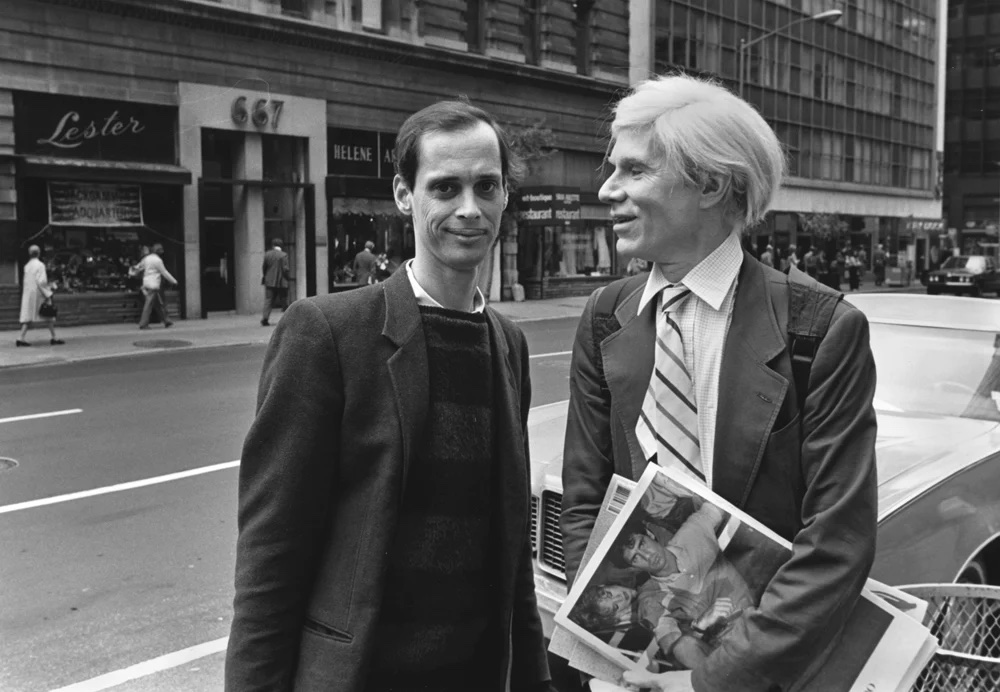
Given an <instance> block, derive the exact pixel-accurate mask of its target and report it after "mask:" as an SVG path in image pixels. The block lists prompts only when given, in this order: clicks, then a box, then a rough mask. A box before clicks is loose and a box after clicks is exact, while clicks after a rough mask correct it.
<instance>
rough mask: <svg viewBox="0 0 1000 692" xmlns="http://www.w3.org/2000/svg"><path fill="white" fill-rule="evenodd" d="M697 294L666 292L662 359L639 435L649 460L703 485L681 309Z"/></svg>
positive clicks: (659, 346)
mask: <svg viewBox="0 0 1000 692" xmlns="http://www.w3.org/2000/svg"><path fill="white" fill-rule="evenodd" d="M689 295H691V290H690V289H688V288H687V287H685V286H683V285H680V284H677V285H673V286H667V288H665V289H663V293H662V295H661V298H660V309H659V311H658V312H657V315H656V357H655V359H654V363H653V375H652V377H650V379H649V387H648V388H647V389H646V396H645V398H644V399H643V401H642V410H641V411H640V413H639V420H638V421H637V422H636V424H635V434H636V436H637V437H638V438H639V444H640V445H641V446H642V451H643V454H645V455H646V458H647V459H652V457H653V455H654V454H655V455H656V462H657V463H658V464H659V465H660V466H675V467H677V468H680V469H682V470H684V471H686V472H687V473H689V474H691V475H693V476H695V477H696V478H698V479H699V480H701V481H702V482H704V481H705V474H704V472H703V471H702V465H701V447H700V445H699V443H698V407H697V406H696V405H695V401H694V387H693V386H692V383H691V374H690V373H689V372H688V369H687V366H686V365H685V364H684V341H683V339H682V338H681V330H680V327H679V326H678V324H677V309H678V308H679V307H680V306H681V304H682V303H683V302H684V300H685V299H687V297H688V296H689Z"/></svg>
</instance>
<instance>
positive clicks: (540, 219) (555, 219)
mask: <svg viewBox="0 0 1000 692" xmlns="http://www.w3.org/2000/svg"><path fill="white" fill-rule="evenodd" d="M518 207H519V208H518V211H517V218H518V221H520V222H521V224H522V225H525V226H562V225H564V224H569V222H571V221H576V220H578V219H579V218H580V190H579V189H578V188H575V187H551V186H546V187H525V188H521V194H520V204H519V205H518Z"/></svg>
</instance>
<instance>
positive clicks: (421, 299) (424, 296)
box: [403, 259, 486, 314]
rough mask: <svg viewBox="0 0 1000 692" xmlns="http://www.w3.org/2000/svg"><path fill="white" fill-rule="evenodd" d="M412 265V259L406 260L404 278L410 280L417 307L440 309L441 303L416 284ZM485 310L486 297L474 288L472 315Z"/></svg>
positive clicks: (477, 288)
mask: <svg viewBox="0 0 1000 692" xmlns="http://www.w3.org/2000/svg"><path fill="white" fill-rule="evenodd" d="M411 264H413V260H412V259H408V260H406V262H404V263H403V267H404V268H405V269H406V278H408V279H409V280H410V286H411V287H412V288H413V296H414V297H415V298H416V299H417V305H422V306H424V307H431V308H441V309H444V306H443V305H441V303H439V302H437V301H436V300H434V298H433V297H431V294H430V293H428V292H427V291H425V290H424V288H423V286H421V285H420V284H419V283H417V277H416V276H414V275H413V270H412V269H410V265H411ZM484 310H486V297H485V296H484V295H483V292H482V291H480V290H479V286H476V293H475V295H473V296H472V310H469V311H468V312H471V313H473V314H476V313H480V312H483V311H484Z"/></svg>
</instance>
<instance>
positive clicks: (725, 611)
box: [694, 598, 733, 632]
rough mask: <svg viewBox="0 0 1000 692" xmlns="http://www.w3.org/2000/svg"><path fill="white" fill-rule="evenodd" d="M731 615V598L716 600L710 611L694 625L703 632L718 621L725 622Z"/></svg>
mask: <svg viewBox="0 0 1000 692" xmlns="http://www.w3.org/2000/svg"><path fill="white" fill-rule="evenodd" d="M732 614H733V599H731V598H718V599H716V601H715V603H713V604H712V609H711V610H710V611H708V612H707V613H705V614H704V615H702V616H701V617H700V618H699V619H698V621H697V622H696V623H695V624H694V626H695V628H696V629H699V630H701V631H702V632H704V631H705V630H707V629H708V628H709V627H711V626H712V625H714V624H716V623H717V622H719V621H720V620H725V619H726V618H728V617H729V616H730V615H732Z"/></svg>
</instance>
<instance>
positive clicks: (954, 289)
mask: <svg viewBox="0 0 1000 692" xmlns="http://www.w3.org/2000/svg"><path fill="white" fill-rule="evenodd" d="M927 293H929V294H930V295H932V296H933V295H937V294H938V293H955V294H959V293H968V294H969V295H970V296H979V295H982V294H983V293H998V294H1000V271H998V270H997V263H996V260H994V259H993V258H992V257H983V256H980V255H959V256H958V257H949V258H948V259H946V260H945V261H944V264H942V265H941V268H940V269H936V270H935V271H932V272H931V273H930V275H929V276H928V277H927Z"/></svg>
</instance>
